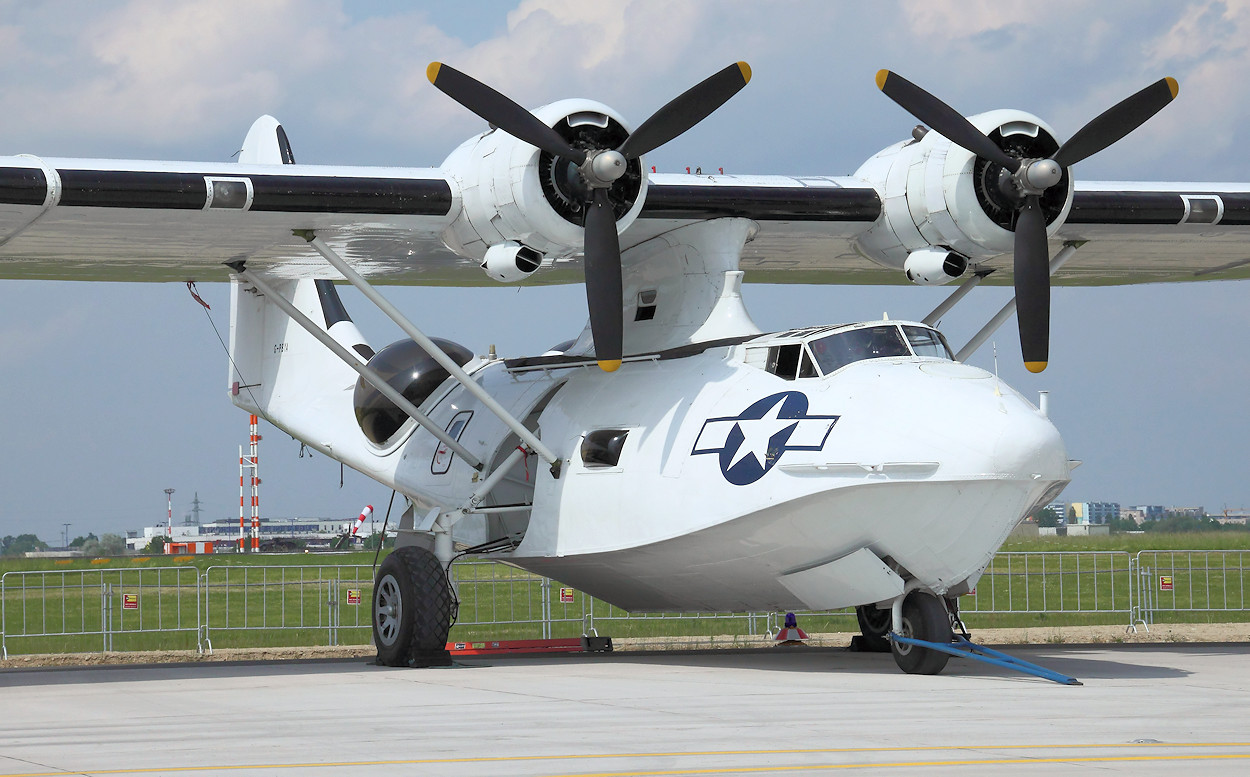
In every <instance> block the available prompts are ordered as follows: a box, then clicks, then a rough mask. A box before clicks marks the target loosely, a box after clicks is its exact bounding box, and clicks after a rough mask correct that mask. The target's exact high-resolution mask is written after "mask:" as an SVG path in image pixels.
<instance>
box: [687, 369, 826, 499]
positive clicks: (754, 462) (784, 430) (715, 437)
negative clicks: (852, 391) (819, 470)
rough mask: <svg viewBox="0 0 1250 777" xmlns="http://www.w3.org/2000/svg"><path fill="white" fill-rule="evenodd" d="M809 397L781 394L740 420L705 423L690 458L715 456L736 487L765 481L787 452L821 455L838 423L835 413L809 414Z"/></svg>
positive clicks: (766, 399)
mask: <svg viewBox="0 0 1250 777" xmlns="http://www.w3.org/2000/svg"><path fill="white" fill-rule="evenodd" d="M807 408H808V402H807V395H806V394H803V393H802V392H800V391H782V392H779V393H777V394H772V395H770V396H767V397H764V398H763V399H760V400H757V401H755V402H753V403H751V405H749V406H748V407H747V408H746V409H745V410H743V411H742V412H741V413H739V414H738V415H735V416H724V417H721V418H709V419H707V420H706V421H704V422H703V428H702V429H701V430H699V436H698V437H697V438H696V439H695V443H694V448H693V449H692V450H691V451H690V453H691V455H692V456H693V455H698V454H703V453H715V454H717V459H718V461H719V463H720V471H721V474H722V475H724V477H725V480H727V481H729V482H730V483H732V484H733V485H735V486H746V485H750V484H751V483H754V482H755V481H757V480H759V479H760V478H762V477H764V475H765V474H767V472H768V471H769V470H770V469H772V468H773V465H775V464H776V463H777V462H778V461H779V460H780V459H781V457H782V455H783V454H785V452H786V451H796V450H804V451H818V450H820V449H821V448H823V447H824V446H825V440H826V439H828V437H829V433H830V432H831V431H832V430H833V426H834V424H836V423H837V422H838V416H836V415H808V414H807Z"/></svg>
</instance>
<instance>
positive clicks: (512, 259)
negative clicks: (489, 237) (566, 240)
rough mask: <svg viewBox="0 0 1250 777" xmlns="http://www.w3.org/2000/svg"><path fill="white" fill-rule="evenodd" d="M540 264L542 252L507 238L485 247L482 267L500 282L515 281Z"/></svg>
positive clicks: (531, 272) (528, 274)
mask: <svg viewBox="0 0 1250 777" xmlns="http://www.w3.org/2000/svg"><path fill="white" fill-rule="evenodd" d="M542 264H543V255H542V254H540V253H539V252H537V251H535V250H534V249H532V248H530V247H529V246H524V245H521V244H520V243H514V242H512V241H511V240H509V241H508V242H506V243H496V244H495V245H493V246H491V247H490V248H487V249H486V256H485V257H484V258H483V260H482V269H483V270H484V271H485V272H486V274H487V275H489V276H490V277H492V278H494V279H495V280H497V281H500V282H501V283H516V282H517V281H523V280H525V279H526V278H528V277H530V276H531V275H533V274H534V271H535V270H537V269H538V268H539V267H542Z"/></svg>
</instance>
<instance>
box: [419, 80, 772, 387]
mask: <svg viewBox="0 0 1250 777" xmlns="http://www.w3.org/2000/svg"><path fill="white" fill-rule="evenodd" d="M426 75H427V77H428V78H429V79H430V83H432V84H434V86H436V87H437V88H438V89H439V90H440V91H442V92H443V93H444V94H446V95H447V96H448V97H450V98H451V99H453V100H455V101H456V102H458V103H460V104H461V105H463V106H464V107H466V108H468V109H469V110H470V111H473V112H474V113H475V114H477V115H478V116H480V117H481V118H483V119H485V120H486V121H487V122H489V123H491V124H493V125H494V126H496V127H499V128H500V129H502V130H503V131H505V132H507V133H508V134H510V135H512V136H513V137H515V138H517V139H519V140H523V141H525V142H526V143H529V144H531V145H533V146H537V147H538V148H540V149H542V150H543V151H546V152H548V153H550V154H551V155H553V156H555V157H559V158H561V159H564V160H567V161H568V162H571V163H572V164H573V165H575V166H576V168H577V173H578V175H579V176H580V178H581V181H582V182H583V183H584V184H585V187H586V188H585V192H586V194H585V197H586V200H585V202H584V206H585V208H584V211H585V214H586V216H585V222H584V227H585V232H586V238H585V241H586V242H585V262H586V305H587V307H588V308H589V311H590V332H591V335H592V336H593V337H594V341H595V358H596V360H598V362H599V366H600V367H601V368H602V369H603V370H604V371H605V372H613V371H614V370H616V369H617V368H618V367H620V366H621V357H622V355H623V349H624V345H623V339H624V324H623V321H622V318H621V295H622V283H621V247H620V241H619V237H618V235H617V232H616V216H615V215H614V213H613V210H612V204H611V202H610V200H609V197H608V189H609V188H610V187H611V186H612V184H613V183H614V182H615V181H617V180H618V179H619V178H620V177H621V176H622V175H624V174H625V171H626V168H627V166H628V163H629V162H630V161H631V160H634V159H637V158H638V157H640V156H642V155H643V154H645V153H647V152H648V151H651V150H653V149H656V148H659V147H660V146H662V145H663V144H665V143H667V142H668V141H670V140H672V139H673V138H675V137H677V136H678V135H681V134H682V133H683V132H685V131H686V130H688V129H690V128H691V127H693V126H694V125H696V124H698V123H699V122H701V121H703V120H704V119H705V118H707V117H708V116H709V115H710V114H711V113H712V112H713V111H715V110H716V109H717V108H719V107H720V106H722V105H724V104H725V102H726V101H728V100H729V98H730V97H733V96H734V95H735V94H737V93H738V91H739V90H740V89H742V87H744V86H746V85H747V82H748V81H750V80H751V68H750V67H749V66H748V65H747V63H745V62H736V63H734V64H732V65H730V66H728V67H726V68H724V69H723V70H721V71H720V72H718V73H715V74H714V75H712V76H710V77H709V78H706V79H704V80H703V81H701V82H700V83H698V84H696V85H695V86H693V87H691V88H690V89H688V90H687V91H685V92H683V93H682V94H681V95H679V96H677V97H676V98H675V99H673V100H672V101H671V102H669V103H668V104H667V105H665V106H664V107H663V108H660V109H659V110H658V111H656V112H655V113H654V114H652V115H651V118H649V119H647V120H646V121H644V122H643V123H642V124H641V125H639V126H638V128H637V129H636V130H634V132H633V133H632V134H630V135H629V136H628V137H627V138H625V140H624V141H623V142H622V143H621V144H620V145H619V146H617V147H616V148H600V149H590V150H587V149H579V148H574V147H573V146H572V145H570V144H569V142H568V141H567V140H565V139H564V138H563V137H561V135H560V134H559V133H558V132H556V131H555V130H554V129H552V128H551V127H548V126H547V125H546V124H544V123H543V122H542V121H540V120H539V119H538V118H537V117H535V116H534V115H533V114H532V113H530V112H529V111H527V110H525V109H524V108H522V107H521V106H520V105H518V104H517V103H515V102H513V101H512V100H511V99H509V98H507V97H505V96H504V95H502V94H500V93H499V92H496V91H495V90H494V89H491V88H490V87H489V86H486V85H485V84H483V83H481V82H480V81H477V80H476V79H474V78H472V77H470V76H467V75H465V74H464V73H461V72H460V71H459V70H456V69H455V68H453V67H450V66H448V65H444V64H442V63H439V62H431V63H430V66H429V68H428V69H427V70H426Z"/></svg>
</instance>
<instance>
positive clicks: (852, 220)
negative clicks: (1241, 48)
mask: <svg viewBox="0 0 1250 777" xmlns="http://www.w3.org/2000/svg"><path fill="white" fill-rule="evenodd" d="M459 198H460V195H459V193H458V191H457V188H456V185H455V182H454V181H453V180H452V179H451V178H450V176H449V175H448V174H446V173H445V172H444V171H441V170H438V169H429V168H408V169H400V168H349V167H323V166H310V165H285V166H281V167H278V166H273V165H240V164H197V163H155V162H118V161H101V160H72V159H47V160H41V159H37V158H34V157H7V158H0V277H3V278H30V279H44V280H115V281H185V280H201V281H212V280H224V279H226V277H227V275H228V272H229V271H228V270H227V268H226V266H225V265H226V263H227V262H235V261H239V260H244V261H246V262H248V264H249V266H252V267H257V266H260V267H262V268H263V269H264V271H265V272H266V273H269V274H272V275H275V276H279V277H290V278H298V277H319V278H336V277H338V276H337V273H335V272H334V271H333V270H332V269H331V268H330V267H329V266H328V265H326V264H325V262H324V261H323V260H322V259H321V258H320V257H319V256H318V255H317V254H316V253H315V252H314V251H313V250H312V249H311V248H309V247H308V245H307V243H306V241H305V240H304V238H303V237H301V236H300V235H299V234H296V233H297V232H298V231H300V230H314V231H316V232H317V234H319V235H321V236H322V237H324V238H325V239H326V240H327V241H329V242H330V243H331V244H332V245H334V246H335V247H336V248H337V249H338V250H339V251H340V252H341V253H342V254H343V255H344V256H345V257H346V258H347V259H348V260H349V261H351V262H352V263H353V264H354V265H355V266H356V267H357V269H358V270H359V271H360V272H362V273H363V274H365V275H367V276H369V277H371V278H372V279H374V280H375V281H376V282H381V283H398V284H416V285H488V284H491V283H493V281H491V280H489V279H488V278H487V277H486V276H485V275H484V274H483V273H482V272H481V270H480V269H479V268H478V266H477V262H475V261H473V260H471V259H465V258H462V257H460V256H458V255H457V254H455V253H453V252H452V251H451V250H449V249H448V248H447V247H446V246H445V245H444V242H443V237H442V236H443V234H444V231H445V230H446V229H447V228H448V227H449V226H450V225H451V224H452V222H453V221H454V219H455V218H456V214H457V211H458V208H459V204H460V203H459ZM881 214H882V206H881V200H880V197H879V195H878V193H877V191H876V190H875V189H874V188H873V187H871V186H869V185H868V184H866V183H864V182H862V181H858V180H856V179H848V178H828V177H814V178H790V177H780V176H768V177H739V176H715V177H707V176H690V175H663V174H661V175H656V176H652V179H651V183H650V187H649V190H648V196H647V199H646V204H645V206H644V208H643V210H642V212H641V214H640V215H639V218H638V219H637V220H636V221H635V222H634V223H633V225H631V226H630V227H629V229H628V230H627V231H626V232H625V233H623V234H622V236H621V244H622V247H623V248H628V247H630V246H632V245H637V244H639V243H641V242H643V241H645V240H647V239H649V238H651V237H654V236H656V235H659V234H663V233H664V232H667V231H670V230H672V229H675V228H678V227H681V226H684V225H688V224H691V223H693V222H696V221H701V220H706V219H713V218H724V217H739V218H748V219H751V220H753V221H754V222H755V223H756V224H757V226H758V229H757V231H756V233H755V235H754V237H753V239H752V240H751V241H750V242H749V243H748V244H747V246H746V248H745V250H744V252H743V256H742V269H744V270H746V272H747V275H746V278H747V280H749V281H753V282H769V283H826V284H898V283H905V282H906V279H905V278H904V277H903V275H902V273H900V272H899V271H898V270H897V269H894V268H887V267H883V266H881V265H879V264H877V263H875V262H873V261H871V260H869V259H867V258H865V256H864V255H863V254H861V253H860V252H859V251H858V250H857V248H856V240H857V237H858V236H859V235H860V234H862V233H863V232H864V231H865V230H867V229H868V228H869V227H870V226H872V225H873V224H874V223H875V222H877V221H878V220H879V219H880V218H881ZM1248 236H1250V187H1247V186H1245V185H1241V184H1189V183H1186V184H1117V183H1087V184H1084V185H1078V188H1077V191H1076V192H1075V196H1074V200H1073V206H1072V211H1071V213H1070V214H1069V217H1068V219H1067V222H1066V223H1065V224H1064V225H1063V227H1062V228H1061V229H1060V230H1059V231H1058V232H1057V233H1056V234H1055V235H1053V236H1052V238H1051V248H1052V250H1058V248H1059V247H1060V246H1061V245H1062V244H1063V243H1064V242H1066V241H1083V242H1084V244H1083V245H1082V246H1081V248H1080V249H1079V250H1078V251H1077V252H1076V254H1075V256H1074V257H1073V258H1072V259H1071V260H1070V261H1069V262H1068V264H1067V265H1065V267H1064V269H1063V271H1062V272H1061V274H1060V275H1058V276H1056V278H1055V282H1056V283H1058V284H1068V285H1106V284H1121V283H1143V282H1159V281H1186V280H1206V279H1227V278H1245V277H1250V240H1248V239H1247V237H1248ZM1010 264H1011V262H1010V257H1009V256H1004V257H999V258H997V259H993V260H990V262H989V263H988V265H989V266H990V267H993V268H995V270H996V272H994V273H993V274H992V275H991V276H990V277H989V279H988V282H992V283H1000V284H1001V283H1010V282H1011V275H1010ZM580 265H581V260H580V257H579V256H572V257H569V258H561V259H560V260H558V261H556V262H555V263H554V264H552V265H551V266H548V267H545V268H544V269H543V270H541V271H539V272H538V273H535V275H534V276H532V277H531V278H530V280H529V281H528V282H529V283H574V282H579V281H580V279H581V277H582V274H581V266H580Z"/></svg>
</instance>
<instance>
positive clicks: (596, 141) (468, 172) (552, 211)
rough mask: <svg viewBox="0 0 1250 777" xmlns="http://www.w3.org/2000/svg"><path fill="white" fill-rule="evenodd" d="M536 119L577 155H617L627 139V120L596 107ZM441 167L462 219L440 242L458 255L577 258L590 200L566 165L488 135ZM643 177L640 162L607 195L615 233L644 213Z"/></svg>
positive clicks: (568, 108) (566, 104) (570, 105)
mask: <svg viewBox="0 0 1250 777" xmlns="http://www.w3.org/2000/svg"><path fill="white" fill-rule="evenodd" d="M534 115H535V116H537V117H538V118H539V119H540V120H542V121H543V122H545V123H546V124H547V125H548V126H551V127H553V128H554V129H555V130H556V131H557V132H559V133H560V134H561V135H563V136H564V138H565V139H566V140H567V141H569V143H570V145H572V146H574V147H575V148H615V147H616V146H617V145H619V144H620V143H621V142H622V141H624V139H625V138H626V137H628V136H629V129H628V128H627V126H626V125H625V122H624V120H623V119H622V118H621V117H620V116H619V115H618V114H617V113H616V112H615V111H613V110H612V109H611V108H608V107H607V106H606V105H603V104H602V103H598V102H595V101H593V100H582V99H574V100H561V101H559V102H555V103H552V104H550V105H545V106H543V107H541V108H538V109H537V110H535V111H534ZM442 167H443V169H444V171H445V172H446V173H447V174H448V175H449V176H450V177H451V178H452V179H454V181H455V182H456V184H458V188H459V190H460V193H461V208H460V212H459V214H458V215H457V216H456V220H455V221H454V222H453V223H452V225H451V226H450V227H448V228H447V229H446V230H445V231H444V232H443V236H442V237H443V242H444V243H446V244H447V247H448V248H450V249H451V250H453V251H455V252H456V253H457V254H459V255H461V256H464V257H466V258H470V259H474V260H476V261H477V262H478V263H483V262H486V260H487V251H488V249H490V248H491V247H492V246H497V245H500V244H504V243H509V242H511V243H517V244H520V245H523V246H527V247H529V248H530V249H532V250H533V251H535V252H537V253H538V254H540V255H546V256H550V257H552V258H554V259H560V258H564V257H569V256H573V255H576V254H579V253H581V251H582V249H583V246H584V244H585V239H584V231H583V229H582V221H583V203H584V201H585V200H586V199H587V196H588V195H587V192H586V189H585V187H584V184H583V183H582V181H581V178H580V176H578V174H577V170H576V168H575V167H574V166H573V165H572V164H571V163H568V162H567V161H566V160H562V159H558V158H554V157H552V155H551V154H549V153H547V152H546V151H540V150H539V149H538V148H535V147H534V146H531V145H530V144H529V143H525V142H524V141H521V140H517V139H516V138H514V137H513V136H511V135H509V134H508V133H506V132H504V131H503V130H499V129H492V130H490V131H488V132H484V133H482V134H481V135H478V136H477V137H475V138H471V139H469V140H467V141H465V142H464V143H463V144H461V145H460V147H459V148H457V149H456V150H455V151H453V152H452V153H451V155H450V156H448V157H447V159H446V160H445V161H444V162H443V165H442ZM645 170H646V167H645V165H644V164H643V160H642V159H635V160H632V161H630V162H629V165H628V167H627V169H626V173H625V175H624V176H622V177H621V178H620V179H619V180H618V181H617V182H616V183H614V184H613V186H612V188H611V189H610V190H609V198H610V199H611V201H612V204H613V208H614V210H615V213H616V218H617V230H618V231H622V230H624V229H626V228H627V227H628V226H629V225H630V224H632V223H633V221H634V219H635V218H637V217H638V213H639V212H640V211H641V210H642V204H643V199H644V198H645V196H646V189H647V177H646V173H645V172H644V171H645ZM499 261H501V262H502V261H503V260H499ZM484 269H486V270H487V272H488V273H490V274H491V275H492V277H496V278H498V277H499V276H497V275H495V274H494V273H492V272H491V270H490V268H489V267H484Z"/></svg>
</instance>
